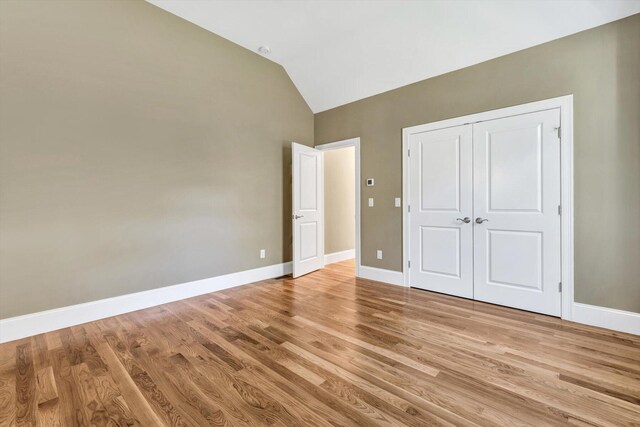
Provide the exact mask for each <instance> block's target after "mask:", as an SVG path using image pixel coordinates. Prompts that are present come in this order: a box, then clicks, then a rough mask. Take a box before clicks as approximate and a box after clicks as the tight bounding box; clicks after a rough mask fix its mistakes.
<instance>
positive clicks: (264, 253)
mask: <svg viewBox="0 0 640 427" xmlns="http://www.w3.org/2000/svg"><path fill="white" fill-rule="evenodd" d="M266 257H267V250H266V249H260V259H265V258H266Z"/></svg>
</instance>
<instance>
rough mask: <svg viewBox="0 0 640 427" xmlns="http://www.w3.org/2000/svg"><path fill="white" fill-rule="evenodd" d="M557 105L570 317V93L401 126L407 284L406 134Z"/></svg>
mask: <svg viewBox="0 0 640 427" xmlns="http://www.w3.org/2000/svg"><path fill="white" fill-rule="evenodd" d="M553 108H559V109H560V140H561V143H560V163H561V171H560V180H561V190H560V192H561V203H562V218H561V220H562V237H561V239H562V251H561V257H562V318H563V319H565V320H571V319H572V317H573V314H572V306H573V295H574V293H573V268H574V265H573V95H566V96H561V97H558V98H551V99H545V100H543V101H536V102H530V103H527V104H522V105H515V106H513V107H507V108H500V109H497V110H491V111H484V112H481V113H476V114H470V115H467V116H462V117H456V118H453V119H447V120H441V121H438V122H433V123H427V124H424V125H418V126H411V127H406V128H404V129H402V199H403V201H402V224H403V225H402V240H403V244H402V274H403V279H404V285H405V286H410V279H411V278H410V274H409V273H410V272H409V268H408V266H409V253H410V252H409V248H410V246H409V243H410V241H409V238H410V236H409V221H410V215H409V136H410V135H412V134H414V133H419V132H425V131H430V130H436V129H442V128H448V127H453V126H460V125H464V124H472V123H477V122H482V121H486V120H493V119H499V118H503V117H509V116H516V115H519V114H526V113H532V112H535V111H542V110H550V109H553Z"/></svg>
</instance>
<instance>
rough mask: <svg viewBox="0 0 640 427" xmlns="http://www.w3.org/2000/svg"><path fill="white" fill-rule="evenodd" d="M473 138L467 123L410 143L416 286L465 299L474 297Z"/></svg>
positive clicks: (413, 280)
mask: <svg viewBox="0 0 640 427" xmlns="http://www.w3.org/2000/svg"><path fill="white" fill-rule="evenodd" d="M471 136H472V135H471V125H464V126H458V127H452V128H447V129H439V130H434V131H429V132H423V133H418V134H413V135H411V136H410V140H409V148H410V153H411V155H410V166H409V170H410V183H409V185H410V197H409V200H410V202H409V203H410V209H411V211H410V213H409V215H410V218H411V220H410V224H411V225H410V230H409V232H410V236H411V238H410V239H411V242H410V260H411V278H410V281H411V286H414V287H418V288H422V289H427V290H430V291H435V292H443V293H447V294H450V295H457V296H462V297H466V298H471V297H473V253H472V248H473V231H472V230H473V224H472V222H471V219H472V216H473V210H472V201H473V196H472V191H473V190H472V184H473V176H472V145H471ZM465 221H466V222H465Z"/></svg>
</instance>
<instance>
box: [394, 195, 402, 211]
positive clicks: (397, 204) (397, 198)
mask: <svg viewBox="0 0 640 427" xmlns="http://www.w3.org/2000/svg"><path fill="white" fill-rule="evenodd" d="M401 206H402V201H401V200H400V197H396V200H395V207H396V208H399V207H401Z"/></svg>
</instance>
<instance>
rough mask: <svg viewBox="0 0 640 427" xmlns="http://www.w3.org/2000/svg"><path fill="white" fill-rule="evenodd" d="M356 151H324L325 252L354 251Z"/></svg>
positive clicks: (346, 149)
mask: <svg viewBox="0 0 640 427" xmlns="http://www.w3.org/2000/svg"><path fill="white" fill-rule="evenodd" d="M355 173H356V168H355V148H354V147H345V148H340V149H337V150H329V151H325V152H324V222H325V223H324V252H325V253H326V254H331V253H334V252H341V251H346V250H349V249H354V248H355V233H356V221H355V213H356V202H355V197H356V186H355Z"/></svg>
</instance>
